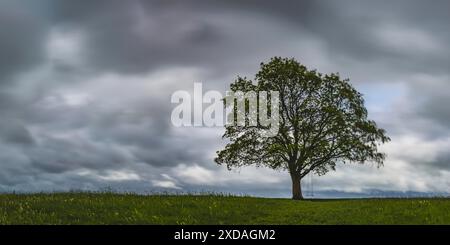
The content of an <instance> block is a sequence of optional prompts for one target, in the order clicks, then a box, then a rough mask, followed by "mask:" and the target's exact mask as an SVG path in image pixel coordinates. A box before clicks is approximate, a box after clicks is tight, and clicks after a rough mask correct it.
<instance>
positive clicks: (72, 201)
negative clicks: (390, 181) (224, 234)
mask: <svg viewBox="0 0 450 245" xmlns="http://www.w3.org/2000/svg"><path fill="white" fill-rule="evenodd" d="M449 210H450V200H449V199H443V198H442V199H439V198H432V199H356V200H305V201H293V200H289V199H268V198H255V197H236V196H227V195H217V194H214V195H149V196H142V195H136V194H115V193H55V194H2V195H0V224H450V212H449Z"/></svg>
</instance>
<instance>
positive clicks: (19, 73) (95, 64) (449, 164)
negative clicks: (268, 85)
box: [0, 0, 450, 197]
mask: <svg viewBox="0 0 450 245" xmlns="http://www.w3.org/2000/svg"><path fill="white" fill-rule="evenodd" d="M449 10H450V2H449V1H438V0H437V1H432V3H431V2H427V1H410V0H408V1H406V0H405V1H402V0H397V1H360V0H354V1H346V0H340V1H332V0H329V1H321V0H319V1H317V0H310V1H299V0H295V1H294V0H292V1H289V0H287V1H270V2H269V1H256V0H254V1H237V0H236V1H220V2H219V1H206V0H204V1H202V0H200V1H186V0H183V1H181V0H180V1H171V0H169V1H167V0H164V1H163V0H160V1H151V0H149V1H138V0H129V1H123V0H109V1H102V0H96V1H73V0H70V1H69V0H54V1H52V0H40V1H34V0H29V1H26V0H23V1H21V0H1V1H0V113H1V117H0V191H3V192H9V191H13V190H15V191H26V192H29V191H64V190H72V189H82V190H99V189H102V188H106V187H111V188H113V189H114V190H119V191H135V192H151V191H161V190H167V191H221V192H233V193H246V194H254V195H262V196H285V197H288V196H290V187H291V184H290V178H289V176H288V174H287V173H283V172H276V171H273V170H269V169H263V168H259V169H254V168H244V169H241V170H236V171H231V172H230V171H227V170H226V167H224V166H217V165H216V164H215V163H214V162H213V158H214V156H215V152H216V151H217V150H219V149H220V148H221V147H222V146H223V145H224V142H223V141H222V139H221V135H222V133H223V132H224V130H223V129H222V128H176V127H173V126H172V124H171V123H170V116H171V111H172V109H173V108H174V107H175V105H173V104H171V103H170V96H171V94H172V93H173V92H175V91H176V90H192V88H193V83H194V82H202V83H203V87H204V89H205V90H210V89H216V90H219V91H223V92H225V90H226V89H227V86H228V85H229V84H230V83H231V82H232V81H233V79H234V78H236V76H237V75H242V76H248V77H250V78H251V77H253V75H254V74H255V73H256V72H257V70H258V67H259V63H260V62H262V61H267V60H268V59H269V58H270V57H272V56H283V57H293V58H295V59H297V60H298V61H300V62H301V63H303V64H305V65H306V66H308V67H309V68H311V69H318V70H319V71H320V72H323V73H329V72H339V73H340V74H341V76H343V77H348V78H350V81H351V83H352V84H353V85H354V86H356V87H357V88H358V89H359V90H360V91H361V92H362V93H364V95H365V98H366V106H367V108H368V109H369V117H370V118H371V119H374V120H376V121H377V123H378V124H379V125H380V126H381V127H383V128H385V129H386V130H387V132H388V135H389V136H390V137H391V138H392V142H390V143H389V144H387V145H385V146H383V147H382V150H383V151H385V152H386V153H387V154H388V158H387V160H386V162H385V166H384V167H382V168H379V169H378V168H377V167H376V165H375V164H370V163H368V164H366V165H344V166H339V167H338V168H337V171H336V172H330V173H329V174H327V175H326V176H322V177H317V176H314V177H313V181H314V189H315V190H316V191H321V190H322V191H325V190H336V191H346V192H358V193H366V192H368V191H370V190H374V189H376V190H381V191H419V192H449V187H450V123H449V120H450V49H449V44H450V29H449V28H448V24H449V23H450V12H449ZM304 184H305V186H308V185H309V182H308V181H306V182H305V183H304Z"/></svg>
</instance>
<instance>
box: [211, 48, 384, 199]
mask: <svg viewBox="0 0 450 245" xmlns="http://www.w3.org/2000/svg"><path fill="white" fill-rule="evenodd" d="M255 80H256V81H255V82H256V84H254V83H253V82H252V81H251V80H248V79H247V78H242V77H238V78H237V79H236V80H235V81H234V82H233V83H232V84H231V85H230V87H231V91H242V92H244V93H245V92H249V91H255V92H257V93H258V92H259V91H278V92H279V98H280V105H279V109H280V111H279V117H280V122H279V131H278V133H277V134H276V135H275V136H273V137H265V136H263V135H262V134H261V133H260V131H262V129H263V127H262V126H260V125H258V126H251V127H250V126H242V125H241V126H239V125H227V126H226V127H225V128H226V131H225V134H224V135H223V138H226V139H228V140H229V143H228V144H227V145H226V146H225V149H223V150H221V151H218V152H217V157H216V158H215V161H216V163H218V164H226V165H227V168H228V169H231V168H234V167H241V166H246V165H256V166H266V167H270V168H272V169H283V170H287V171H289V173H290V176H291V179H292V198H293V199H296V200H298V199H303V195H302V190H301V184H300V182H301V179H302V178H303V177H305V176H306V175H307V174H308V173H311V172H314V173H315V174H318V175H324V174H325V173H327V172H328V171H329V170H335V166H336V164H337V163H338V162H340V163H350V162H356V163H364V162H366V161H373V162H376V163H377V164H378V166H382V165H383V160H384V159H385V154H384V153H381V152H379V151H378V146H380V145H381V144H382V143H385V142H388V141H389V140H390V138H389V137H387V136H386V134H385V130H384V129H381V128H378V127H377V125H376V123H375V122H374V121H371V120H368V118H367V109H366V108H365V107H364V99H363V97H362V94H361V93H359V92H358V91H356V89H355V88H353V87H352V85H351V84H350V83H349V80H348V79H341V78H340V77H339V74H334V73H332V74H328V75H323V74H321V73H318V72H317V71H316V70H308V69H307V68H306V67H305V66H303V65H301V64H300V63H299V62H297V61H296V60H294V59H287V58H280V57H274V58H272V59H271V60H270V62H268V63H261V67H260V71H259V72H258V73H257V74H256V76H255ZM247 108H248V107H247ZM235 110H236V109H235Z"/></svg>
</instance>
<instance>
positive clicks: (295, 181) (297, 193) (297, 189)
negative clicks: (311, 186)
mask: <svg viewBox="0 0 450 245" xmlns="http://www.w3.org/2000/svg"><path fill="white" fill-rule="evenodd" d="M291 179H292V199H294V200H302V199H303V194H302V185H301V178H300V176H299V175H297V174H292V173H291Z"/></svg>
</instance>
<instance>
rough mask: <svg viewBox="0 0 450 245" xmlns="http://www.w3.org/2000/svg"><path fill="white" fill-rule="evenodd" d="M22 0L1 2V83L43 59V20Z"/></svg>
mask: <svg viewBox="0 0 450 245" xmlns="http://www.w3.org/2000/svg"><path fill="white" fill-rule="evenodd" d="M25 6H26V5H24V4H22V2H21V1H17V2H16V1H2V2H1V3H0V37H1V38H0V52H1V53H0V85H1V84H3V83H9V82H11V80H12V79H13V76H14V75H16V73H19V72H21V71H23V70H26V69H29V68H31V67H33V66H34V65H37V64H39V63H40V62H43V61H44V53H45V50H44V49H45V36H46V33H47V29H46V25H45V23H44V20H43V19H42V18H41V16H40V15H39V14H38V13H35V12H33V9H28V8H26V7H25Z"/></svg>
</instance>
